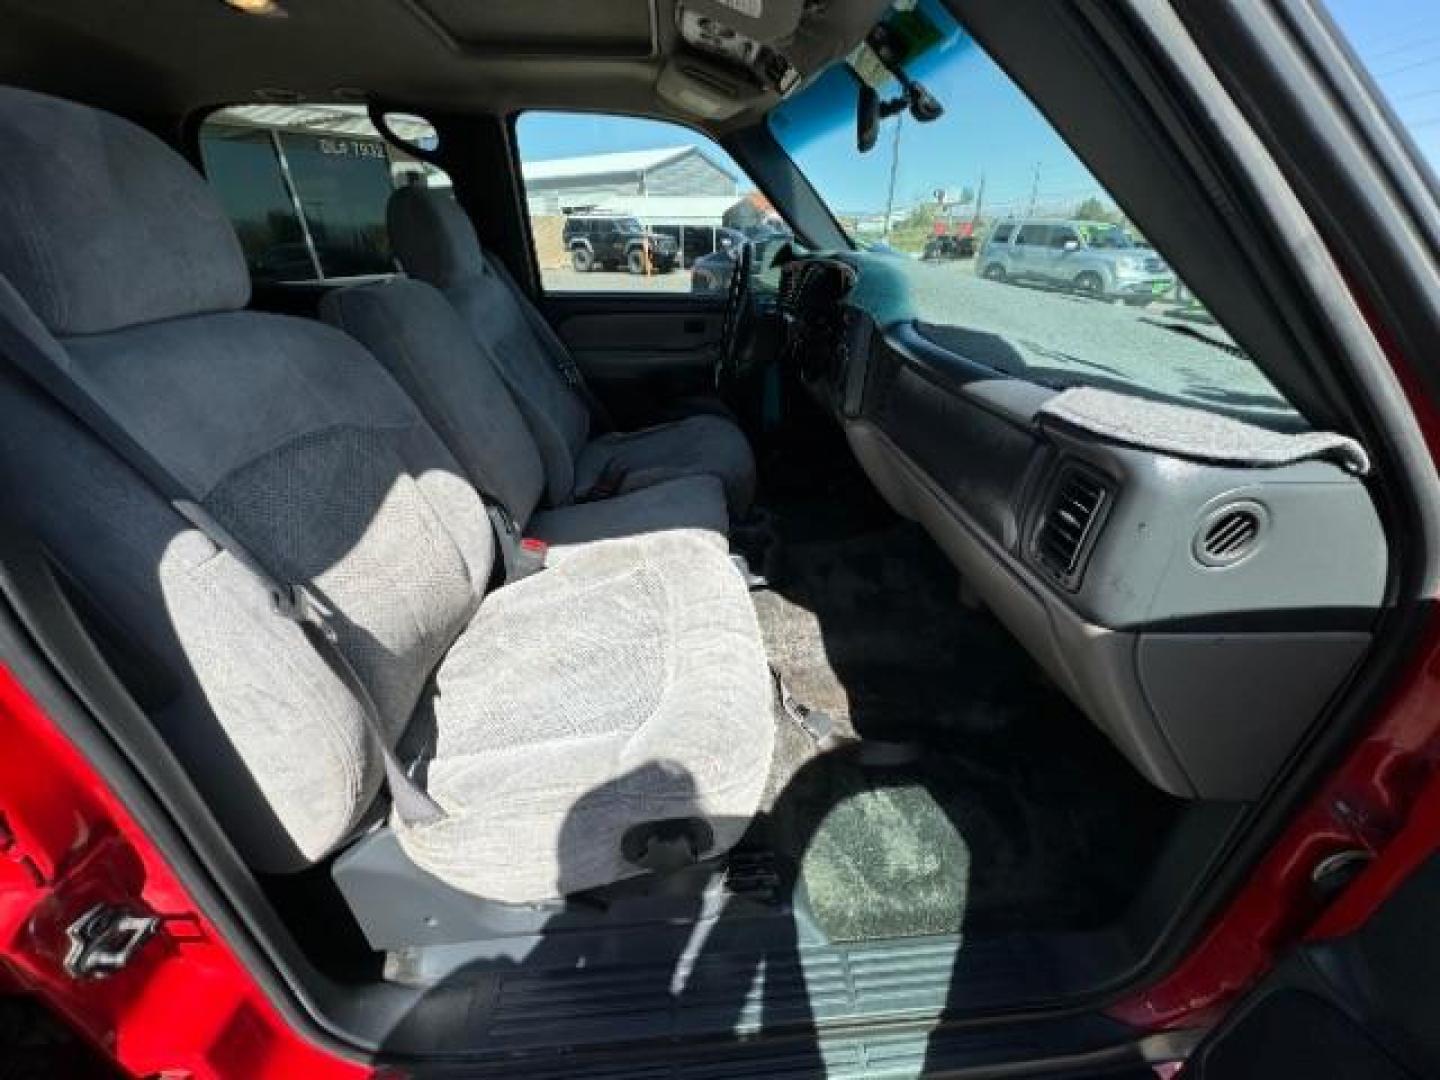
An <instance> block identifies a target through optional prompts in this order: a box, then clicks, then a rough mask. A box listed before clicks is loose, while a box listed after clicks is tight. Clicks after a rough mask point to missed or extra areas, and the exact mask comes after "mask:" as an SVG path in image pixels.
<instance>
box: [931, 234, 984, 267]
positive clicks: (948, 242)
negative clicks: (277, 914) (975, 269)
mask: <svg viewBox="0 0 1440 1080" xmlns="http://www.w3.org/2000/svg"><path fill="white" fill-rule="evenodd" d="M974 257H975V238H974V237H973V236H950V235H945V236H935V237H931V238H930V239H929V240H928V241H926V243H925V250H924V251H923V252H921V253H920V258H922V259H924V260H925V261H926V262H940V261H942V260H946V259H972V258H974Z"/></svg>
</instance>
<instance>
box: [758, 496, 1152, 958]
mask: <svg viewBox="0 0 1440 1080" xmlns="http://www.w3.org/2000/svg"><path fill="white" fill-rule="evenodd" d="M787 524H789V523H787V521H786V518H785V516H784V515H783V514H782V515H781V517H780V520H779V523H778V531H779V532H780V534H781V535H782V536H786V543H785V545H784V547H783V551H784V558H783V564H782V566H781V567H780V568H779V573H778V575H777V578H776V580H775V581H774V584H773V587H772V588H771V589H768V590H764V591H761V592H758V593H756V594H755V603H756V608H757V610H758V612H759V616H760V623H761V627H762V629H763V631H764V634H765V638H766V644H767V647H768V649H769V651H770V656H771V659H772V661H773V662H774V664H775V665H776V667H777V668H778V669H779V670H780V672H781V674H782V675H783V676H784V678H785V680H786V682H787V684H788V685H789V687H790V688H791V691H792V692H793V694H794V695H795V697H796V698H797V699H799V700H801V701H803V702H805V703H806V704H808V705H810V706H811V707H812V708H821V709H824V710H825V711H827V712H828V713H830V714H831V715H832V717H834V718H835V720H836V721H837V724H838V726H839V728H840V729H841V731H842V732H844V733H847V734H853V735H856V736H858V737H859V738H861V739H864V740H866V741H885V742H907V743H913V744H918V747H917V748H918V753H917V754H916V755H915V757H914V759H913V761H912V762H911V763H910V764H902V765H892V766H888V767H876V766H871V765H864V764H862V763H861V761H860V757H859V755H858V754H857V753H856V752H855V750H854V748H853V747H851V748H847V749H841V750H839V751H834V752H831V753H828V754H824V755H817V754H816V752H815V749H814V747H813V744H811V743H810V742H809V741H808V739H807V738H806V737H805V736H804V735H803V733H799V732H798V729H796V728H794V726H793V725H786V724H784V723H782V727H781V745H780V750H779V752H778V753H777V763H776V769H775V772H774V775H773V776H772V794H773V805H772V806H771V807H770V813H769V815H768V821H767V826H766V828H767V832H768V833H769V834H770V842H771V843H772V844H773V845H774V846H775V847H776V848H777V850H778V851H779V852H780V854H781V855H782V857H784V858H787V859H788V860H789V861H790V862H791V864H792V865H793V866H794V867H795V870H796V873H797V875H798V877H799V878H800V880H801V882H802V883H803V888H804V890H805V892H806V894H807V895H808V900H809V904H810V907H811V910H812V912H813V914H814V916H815V918H816V921H817V923H818V924H819V925H820V927H821V929H822V930H824V931H825V932H826V933H827V935H828V936H830V937H831V938H832V939H834V940H865V939H876V938H883V937H892V936H906V935H916V934H932V933H941V932H955V931H957V930H961V929H965V930H970V931H974V930H981V929H985V930H1030V931H1040V930H1072V929H1084V928H1090V927H1095V926H1098V925H1100V924H1102V923H1104V922H1106V921H1108V920H1109V919H1111V918H1113V917H1114V916H1115V915H1116V914H1118V911H1119V908H1120V907H1121V906H1122V905H1123V904H1124V902H1125V901H1126V900H1127V899H1128V898H1129V896H1130V895H1131V894H1132V892H1133V891H1134V889H1135V888H1136V887H1137V885H1138V884H1139V881H1140V878H1141V875H1142V874H1143V872H1144V870H1145V868H1146V867H1147V866H1148V864H1149V862H1150V860H1151V859H1152V858H1153V856H1154V855H1155V853H1156V851H1157V849H1158V847H1159V844H1160V843H1161V841H1162V840H1163V837H1164V835H1165V832H1166V830H1167V828H1168V827H1169V825H1170V823H1171V821H1172V819H1173V817H1174V814H1175V812H1176V809H1177V806H1178V804H1177V802H1176V801H1175V800H1172V799H1170V798H1169V797H1168V796H1166V795H1164V794H1163V793H1161V792H1159V791H1157V790H1156V789H1154V788H1152V787H1151V786H1150V785H1149V784H1147V783H1146V782H1145V781H1144V780H1142V779H1141V778H1140V777H1139V776H1138V775H1137V774H1136V773H1135V772H1134V771H1133V769H1132V768H1131V767H1130V766H1129V765H1128V763H1126V762H1125V761H1124V759H1123V758H1121V757H1120V755H1119V754H1118V752H1116V751H1115V750H1114V749H1113V748H1112V747H1111V746H1110V744H1109V743H1108V741H1106V739H1105V738H1104V736H1103V735H1101V734H1100V733H1099V732H1098V731H1097V730H1096V729H1095V727H1094V726H1093V725H1092V724H1091V723H1090V722H1089V721H1088V720H1087V719H1086V718H1085V717H1084V716H1083V715H1082V714H1081V713H1080V712H1079V711H1078V710H1076V709H1075V708H1074V707H1073V706H1072V705H1071V704H1070V703H1069V702H1068V700H1066V699H1065V698H1064V696H1063V695H1061V694H1060V693H1059V692H1058V691H1057V690H1055V689H1054V688H1053V687H1052V686H1051V685H1050V684H1049V683H1048V682H1046V681H1045V679H1044V678H1043V676H1042V675H1041V673H1040V672H1039V670H1038V668H1036V667H1035V665H1034V664H1033V662H1032V661H1031V660H1030V658H1029V657H1028V655H1027V654H1026V653H1025V652H1024V650H1023V649H1022V648H1021V647H1020V645H1019V644H1018V643H1017V642H1016V641H1015V640H1014V639H1013V638H1012V637H1010V635H1009V634H1008V633H1007V632H1006V631H1005V630H1004V628H1003V627H1001V626H1000V625H999V624H998V623H997V622H996V621H995V620H994V619H993V618H992V617H991V616H989V615H988V613H984V612H975V611H971V610H968V609H966V608H965V607H964V606H963V605H961V603H960V602H959V597H958V587H959V583H958V578H957V575H956V573H955V571H954V570H953V568H952V567H951V566H950V564H949V563H948V562H947V561H946V560H945V558H944V557H943V556H942V555H941V554H940V552H939V551H938V549H936V548H935V546H934V545H933V544H932V543H931V541H930V540H929V538H928V537H927V536H925V534H924V533H923V532H922V531H921V530H919V529H918V528H917V527H915V526H913V525H909V524H893V523H891V524H888V525H887V526H885V527H882V528H879V529H876V528H873V527H870V522H868V521H866V522H864V523H856V527H854V528H850V529H848V530H847V529H846V528H844V527H841V528H838V529H832V530H830V532H829V535H828V536H823V537H817V536H816V535H814V530H813V529H811V530H810V534H809V535H805V534H804V533H803V532H801V534H800V535H799V536H798V537H796V531H797V530H794V529H793V528H792V529H790V530H789V531H790V536H787V535H786V534H787ZM810 524H811V525H812V526H813V521H812V522H811V523H810ZM792 537H795V538H792Z"/></svg>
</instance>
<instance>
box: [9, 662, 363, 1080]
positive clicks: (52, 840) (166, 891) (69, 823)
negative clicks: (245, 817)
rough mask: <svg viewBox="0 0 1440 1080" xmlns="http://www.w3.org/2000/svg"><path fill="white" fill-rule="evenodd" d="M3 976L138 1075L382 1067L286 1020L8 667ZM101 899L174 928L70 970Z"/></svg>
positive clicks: (339, 1075)
mask: <svg viewBox="0 0 1440 1080" xmlns="http://www.w3.org/2000/svg"><path fill="white" fill-rule="evenodd" d="M0 729H3V730H4V732H5V746H4V752H3V753H0V973H3V976H0V983H3V982H4V981H5V977H8V979H9V980H10V981H13V982H14V983H15V984H16V985H17V986H19V987H21V988H23V989H25V990H27V991H29V992H31V993H33V994H35V995H37V996H38V997H40V998H41V999H42V1000H43V1001H45V1002H46V1004H47V1005H48V1006H49V1007H50V1008H51V1009H53V1010H54V1011H55V1012H56V1013H58V1014H60V1015H62V1016H64V1017H65V1018H66V1019H68V1020H69V1022H70V1023H71V1025H72V1026H73V1027H74V1028H75V1029H76V1030H77V1031H80V1032H82V1033H83V1034H84V1035H86V1036H87V1037H89V1038H90V1039H91V1040H92V1041H93V1042H94V1043H95V1044H96V1045H97V1046H98V1047H100V1049H101V1050H102V1051H104V1053H105V1054H107V1055H108V1056H109V1057H111V1058H113V1059H114V1060H115V1061H116V1062H118V1063H119V1064H120V1065H121V1066H122V1067H123V1068H124V1069H126V1070H127V1071H128V1072H131V1073H133V1074H135V1075H138V1076H147V1075H151V1074H163V1075H164V1076H166V1077H177V1078H178V1077H193V1078H195V1080H208V1078H217V1080H218V1078H221V1077H224V1078H231V1077H235V1078H241V1077H243V1078H246V1080H265V1078H270V1077H275V1078H279V1077H305V1078H307V1080H359V1078H362V1077H369V1076H372V1075H375V1074H374V1073H373V1072H372V1070H371V1069H370V1068H369V1067H367V1066H364V1065H360V1064H357V1063H355V1062H351V1061H347V1060H345V1059H343V1058H340V1057H338V1056H336V1055H334V1054H333V1053H330V1052H328V1051H325V1050H322V1049H320V1048H319V1047H317V1046H315V1045H314V1044H313V1043H311V1042H309V1041H307V1040H306V1039H304V1038H303V1037H301V1036H300V1035H299V1034H297V1033H296V1032H295V1030H294V1029H293V1028H292V1027H291V1026H290V1025H289V1024H288V1023H286V1022H285V1020H284V1019H283V1018H282V1017H281V1016H280V1014H279V1013H278V1012H277V1011H276V1009H275V1007H274V1006H273V1005H272V1004H271V1003H270V1001H269V999H268V998H267V997H266V996H265V994H264V992H263V991H262V990H261V989H260V987H259V985H258V984H257V983H256V981H255V979H254V978H253V977H252V976H251V975H250V973H249V972H248V971H247V970H246V969H245V967H244V966H243V965H242V963H241V962H240V959H239V958H238V957H237V956H236V954H235V953H234V951H232V950H231V948H230V947H229V946H228V945H227V944H226V943H225V941H224V940H223V939H222V938H221V937H220V935H219V933H218V932H217V931H216V929H215V927H214V926H213V925H212V924H211V923H210V922H209V921H208V920H207V919H206V918H205V917H204V916H203V915H202V914H201V913H200V912H199V910H198V908H197V907H196V905H195V902H194V900H193V899H192V898H191V897H190V895H189V894H188V893H187V892H186V890H185V889H184V888H183V887H182V886H181V884H180V882H179V881H178V880H177V879H176V877H175V875H174V874H173V873H172V871H171V870H170V868H169V867H168V866H167V865H166V863H165V860H164V858H163V857H162V856H161V854H160V852H159V851H158V850H157V849H156V848H155V846H154V845H153V844H152V843H151V842H150V840H149V838H148V837H147V836H146V835H145V834H144V833H142V832H141V831H140V829H139V827H138V826H137V825H136V823H135V821H134V819H133V818H132V817H131V816H130V814H129V813H128V811H127V810H126V809H125V808H124V806H122V805H121V803H120V801H119V800H118V799H117V798H116V797H115V795H114V793H113V792H111V791H110V789H109V788H108V786H106V785H105V783H104V782H103V781H102V780H101V779H100V778H99V777H98V776H96V774H95V772H94V770H93V769H92V768H91V767H90V765H89V763H88V762H87V761H86V760H85V759H84V758H83V757H82V756H81V754H80V753H79V751H77V750H76V749H75V747H74V746H73V745H71V744H70V742H69V741H68V740H67V739H66V738H65V736H64V735H62V734H61V733H60V731H59V729H58V728H57V727H56V726H55V725H54V724H53V723H51V722H50V720H49V719H48V718H47V717H46V716H45V715H44V714H43V713H42V712H41V711H40V709H39V708H38V707H37V706H36V704H35V703H34V701H33V700H32V699H31V698H30V697H29V695H28V694H26V692H25V690H24V688H23V687H21V686H20V684H19V683H18V682H17V681H16V680H15V678H14V676H13V675H12V674H11V673H10V672H9V671H8V670H7V669H5V668H4V667H3V666H0ZM101 900H106V901H120V900H125V901H129V902H131V903H137V902H138V903H139V904H140V905H141V906H142V907H144V908H148V909H149V910H150V911H152V912H154V913H156V914H158V915H160V916H162V918H163V922H162V928H161V930H160V931H159V933H158V934H157V935H156V937H155V938H154V939H152V940H151V941H150V942H148V943H147V944H146V945H145V946H144V947H143V948H142V949H141V950H140V952H139V953H137V954H136V956H135V958H134V960H133V961H132V963H131V964H130V966H129V967H127V968H126V969H125V970H123V971H121V972H118V973H117V974H115V975H113V976H111V977H110V978H108V979H101V980H92V981H84V982H77V981H75V980H73V979H72V978H70V976H68V975H67V974H65V972H64V970H63V969H62V967H61V961H62V960H63V958H64V955H65V949H66V938H65V932H64V931H65V927H66V926H67V925H68V924H69V923H70V922H71V921H72V920H73V919H74V918H75V917H76V916H77V915H80V914H81V913H83V912H84V911H85V910H86V909H87V908H89V907H90V906H91V905H92V904H93V903H96V902H98V901H101Z"/></svg>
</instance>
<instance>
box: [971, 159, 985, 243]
mask: <svg viewBox="0 0 1440 1080" xmlns="http://www.w3.org/2000/svg"><path fill="white" fill-rule="evenodd" d="M983 209H985V170H984V169H981V170H980V186H979V187H977V188H976V189H975V213H973V214H972V215H971V216H970V235H971V236H974V235H975V230H976V229H978V228H979V227H980V211H982V210H983Z"/></svg>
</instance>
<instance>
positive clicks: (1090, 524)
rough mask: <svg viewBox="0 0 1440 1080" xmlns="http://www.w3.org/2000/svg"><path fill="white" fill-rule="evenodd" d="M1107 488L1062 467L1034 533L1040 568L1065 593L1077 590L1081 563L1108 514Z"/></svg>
mask: <svg viewBox="0 0 1440 1080" xmlns="http://www.w3.org/2000/svg"><path fill="white" fill-rule="evenodd" d="M1110 500H1111V490H1110V485H1109V484H1108V483H1106V482H1105V481H1104V480H1102V479H1101V478H1100V477H1099V476H1097V475H1095V474H1094V473H1092V472H1090V471H1089V470H1088V469H1083V468H1081V467H1079V466H1077V465H1073V464H1072V465H1063V466H1061V468H1060V471H1059V475H1058V476H1057V477H1056V480H1055V483H1054V485H1053V486H1052V487H1051V488H1050V495H1049V498H1048V499H1047V500H1046V501H1045V505H1044V510H1043V511H1042V513H1041V515H1040V520H1039V524H1038V525H1037V526H1036V529H1035V534H1034V536H1035V539H1034V552H1035V558H1036V559H1037V561H1038V562H1039V563H1040V565H1041V567H1042V568H1043V569H1045V570H1047V571H1048V572H1049V573H1050V574H1051V575H1052V576H1053V577H1054V578H1055V580H1056V581H1058V582H1059V583H1060V584H1061V585H1063V586H1064V587H1065V588H1067V589H1074V588H1077V587H1078V586H1079V584H1080V578H1081V575H1082V574H1083V573H1084V570H1085V560H1086V557H1087V556H1088V555H1089V554H1090V549H1091V547H1093V546H1094V542H1095V537H1096V535H1097V534H1098V533H1099V531H1100V526H1101V525H1102V524H1104V521H1105V515H1106V514H1107V513H1108V512H1109V510H1110Z"/></svg>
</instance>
